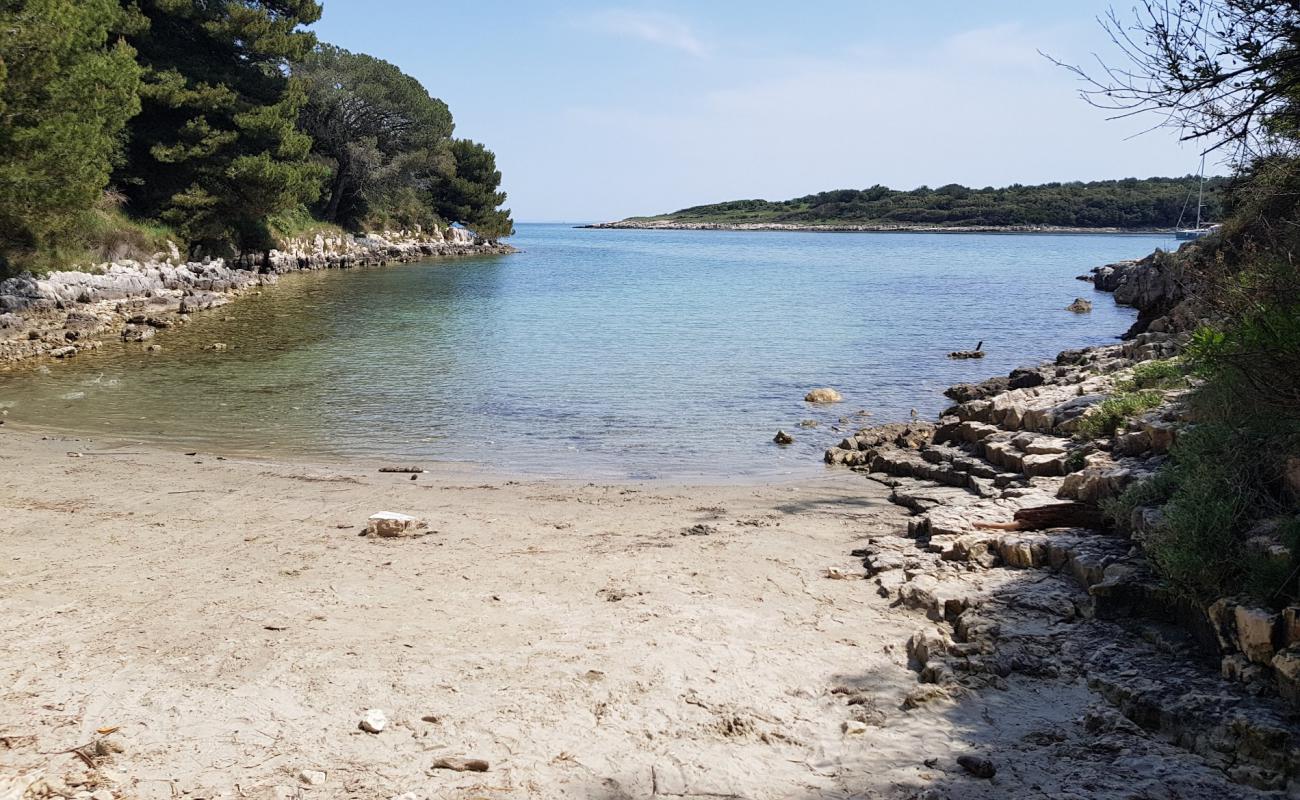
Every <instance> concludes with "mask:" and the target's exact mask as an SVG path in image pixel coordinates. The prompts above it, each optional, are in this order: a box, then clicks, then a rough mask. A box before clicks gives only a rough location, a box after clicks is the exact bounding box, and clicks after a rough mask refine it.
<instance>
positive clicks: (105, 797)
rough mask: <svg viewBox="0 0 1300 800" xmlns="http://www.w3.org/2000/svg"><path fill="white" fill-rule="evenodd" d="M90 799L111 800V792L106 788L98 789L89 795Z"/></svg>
mask: <svg viewBox="0 0 1300 800" xmlns="http://www.w3.org/2000/svg"><path fill="white" fill-rule="evenodd" d="M90 800H113V793H112V792H110V791H109V790H107V789H100V790H98V791H96V792H94V793H92V794H91V795H90Z"/></svg>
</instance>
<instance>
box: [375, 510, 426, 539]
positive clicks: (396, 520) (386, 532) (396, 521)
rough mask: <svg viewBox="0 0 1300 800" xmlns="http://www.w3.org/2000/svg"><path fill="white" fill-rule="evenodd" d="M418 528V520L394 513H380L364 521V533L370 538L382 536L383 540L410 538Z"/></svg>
mask: <svg viewBox="0 0 1300 800" xmlns="http://www.w3.org/2000/svg"><path fill="white" fill-rule="evenodd" d="M419 527H420V521H419V520H418V519H416V518H415V517H412V516H408V515H406V514H399V513H397V512H396V511H380V512H379V513H378V514H374V515H372V516H371V517H370V519H368V520H366V533H367V534H369V535H370V536H382V537H384V538H393V537H396V536H410V535H411V534H412V533H415V531H416V530H418V529H419Z"/></svg>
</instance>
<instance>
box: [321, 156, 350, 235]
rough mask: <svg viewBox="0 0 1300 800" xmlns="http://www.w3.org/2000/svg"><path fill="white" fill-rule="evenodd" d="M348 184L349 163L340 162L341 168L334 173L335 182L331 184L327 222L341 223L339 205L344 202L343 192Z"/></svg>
mask: <svg viewBox="0 0 1300 800" xmlns="http://www.w3.org/2000/svg"><path fill="white" fill-rule="evenodd" d="M347 183H348V162H347V161H344V160H341V159H340V160H339V167H338V169H337V170H335V171H334V181H333V183H331V184H330V199H329V203H328V204H326V206H325V221H326V222H333V223H337V222H338V221H339V205H340V204H341V203H342V202H343V190H344V188H346V187H347Z"/></svg>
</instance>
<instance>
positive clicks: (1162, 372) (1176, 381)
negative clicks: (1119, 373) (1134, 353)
mask: <svg viewBox="0 0 1300 800" xmlns="http://www.w3.org/2000/svg"><path fill="white" fill-rule="evenodd" d="M1185 386H1187V366H1186V365H1185V363H1184V362H1183V361H1182V360H1181V359H1177V358H1168V359H1163V360H1160V361H1144V362H1142V363H1141V364H1138V365H1137V366H1136V367H1134V368H1133V373H1132V375H1130V376H1129V377H1128V378H1125V379H1124V380H1121V381H1119V382H1118V383H1116V388H1117V389H1119V390H1120V391H1121V392H1137V391H1141V390H1143V389H1181V388H1183V387H1185Z"/></svg>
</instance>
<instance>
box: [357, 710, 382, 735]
mask: <svg viewBox="0 0 1300 800" xmlns="http://www.w3.org/2000/svg"><path fill="white" fill-rule="evenodd" d="M360 727H361V730H363V731H365V732H366V733H381V732H382V731H383V730H384V728H386V727H388V715H387V714H385V713H384V712H383V711H381V710H380V709H378V708H372V709H370V710H369V711H367V712H366V713H364V714H362V715H361V726H360Z"/></svg>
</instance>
